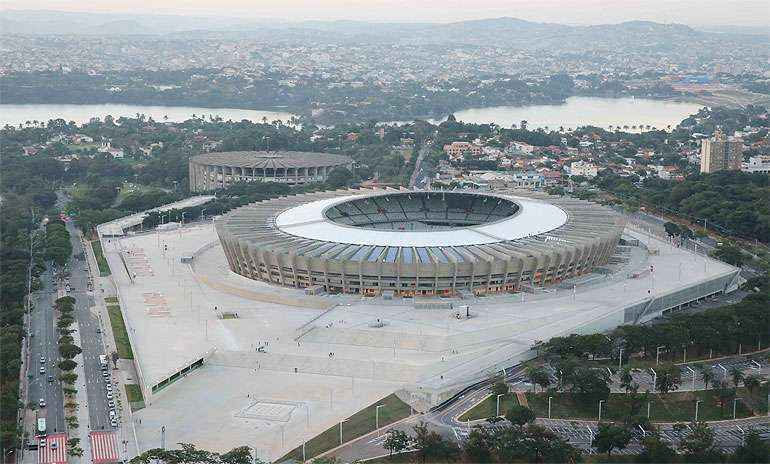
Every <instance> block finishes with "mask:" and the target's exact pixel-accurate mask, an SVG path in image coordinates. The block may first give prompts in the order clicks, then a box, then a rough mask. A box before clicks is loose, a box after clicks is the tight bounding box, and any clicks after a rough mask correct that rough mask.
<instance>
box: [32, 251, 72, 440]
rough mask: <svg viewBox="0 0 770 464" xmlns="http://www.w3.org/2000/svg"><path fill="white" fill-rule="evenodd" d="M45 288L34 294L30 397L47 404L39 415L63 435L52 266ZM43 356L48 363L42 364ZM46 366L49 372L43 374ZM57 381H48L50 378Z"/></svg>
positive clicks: (45, 274) (47, 272)
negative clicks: (41, 369) (42, 370)
mask: <svg viewBox="0 0 770 464" xmlns="http://www.w3.org/2000/svg"><path fill="white" fill-rule="evenodd" d="M40 278H41V280H42V281H43V282H44V288H43V289H42V290H40V291H39V292H36V293H34V294H32V301H33V304H34V309H33V310H32V314H31V315H30V334H31V336H32V338H30V351H29V356H30V358H29V361H30V362H29V364H28V365H27V366H28V371H27V379H28V380H29V390H28V391H29V393H28V398H29V401H30V402H31V403H35V404H38V401H39V400H40V399H43V400H44V401H45V402H46V406H45V407H44V408H40V410H39V412H38V415H43V414H44V415H45V416H46V424H47V427H48V432H61V431H63V430H64V429H65V422H64V416H65V414H64V397H63V394H62V389H61V387H62V386H61V381H60V380H59V374H60V373H61V372H60V371H59V369H58V368H57V367H56V364H57V363H58V362H59V346H58V345H59V344H58V336H57V333H56V316H55V314H54V310H53V304H54V301H55V300H56V299H57V298H58V295H57V288H56V285H55V284H53V283H52V282H54V280H53V270H52V267H51V266H50V265H48V266H46V271H45V273H43V274H42V275H41V277H40ZM41 356H42V357H43V359H44V360H45V362H41ZM41 367H44V369H45V371H44V372H43V373H41V372H40V368H41ZM49 375H50V376H53V381H51V382H49V381H48V376H49Z"/></svg>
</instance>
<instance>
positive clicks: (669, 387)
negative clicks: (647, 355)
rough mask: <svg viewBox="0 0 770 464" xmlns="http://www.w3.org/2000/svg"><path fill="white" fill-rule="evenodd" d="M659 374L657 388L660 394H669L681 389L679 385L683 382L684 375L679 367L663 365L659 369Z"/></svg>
mask: <svg viewBox="0 0 770 464" xmlns="http://www.w3.org/2000/svg"><path fill="white" fill-rule="evenodd" d="M657 374H658V375H657V377H656V378H655V388H657V389H658V391H659V392H661V393H668V392H670V391H674V390H678V389H679V384H680V383H681V382H682V373H681V371H680V370H679V367H677V366H675V365H674V364H672V363H665V364H661V365H660V366H659V367H658V369H657Z"/></svg>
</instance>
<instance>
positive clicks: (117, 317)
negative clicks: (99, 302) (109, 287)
mask: <svg viewBox="0 0 770 464" xmlns="http://www.w3.org/2000/svg"><path fill="white" fill-rule="evenodd" d="M107 313H108V314H109V315H110V325H111V326H112V336H113V337H115V346H116V347H117V348H118V356H120V358H121V359H134V352H133V351H131V342H129V341H128V332H126V324H125V322H123V315H122V314H121V313H120V306H118V305H108V306H107Z"/></svg>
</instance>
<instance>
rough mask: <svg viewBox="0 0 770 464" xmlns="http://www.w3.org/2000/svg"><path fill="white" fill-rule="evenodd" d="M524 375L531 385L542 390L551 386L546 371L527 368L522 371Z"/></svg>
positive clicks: (539, 368) (537, 368)
mask: <svg viewBox="0 0 770 464" xmlns="http://www.w3.org/2000/svg"><path fill="white" fill-rule="evenodd" d="M524 375H526V376H527V378H528V379H529V381H530V382H531V383H532V384H533V385H539V386H540V388H541V389H543V390H545V389H546V388H547V387H548V385H550V384H551V377H550V375H548V371H546V370H545V369H544V368H542V367H535V366H529V367H527V369H526V370H525V371H524Z"/></svg>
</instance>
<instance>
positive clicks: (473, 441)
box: [463, 427, 492, 462]
mask: <svg viewBox="0 0 770 464" xmlns="http://www.w3.org/2000/svg"><path fill="white" fill-rule="evenodd" d="M463 451H464V452H465V455H466V456H467V457H468V460H469V461H470V462H489V461H490V457H491V455H492V444H491V443H490V436H489V433H488V432H487V431H486V429H484V428H482V427H474V428H473V430H471V433H469V434H468V438H467V439H466V440H465V443H464V445H463Z"/></svg>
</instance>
